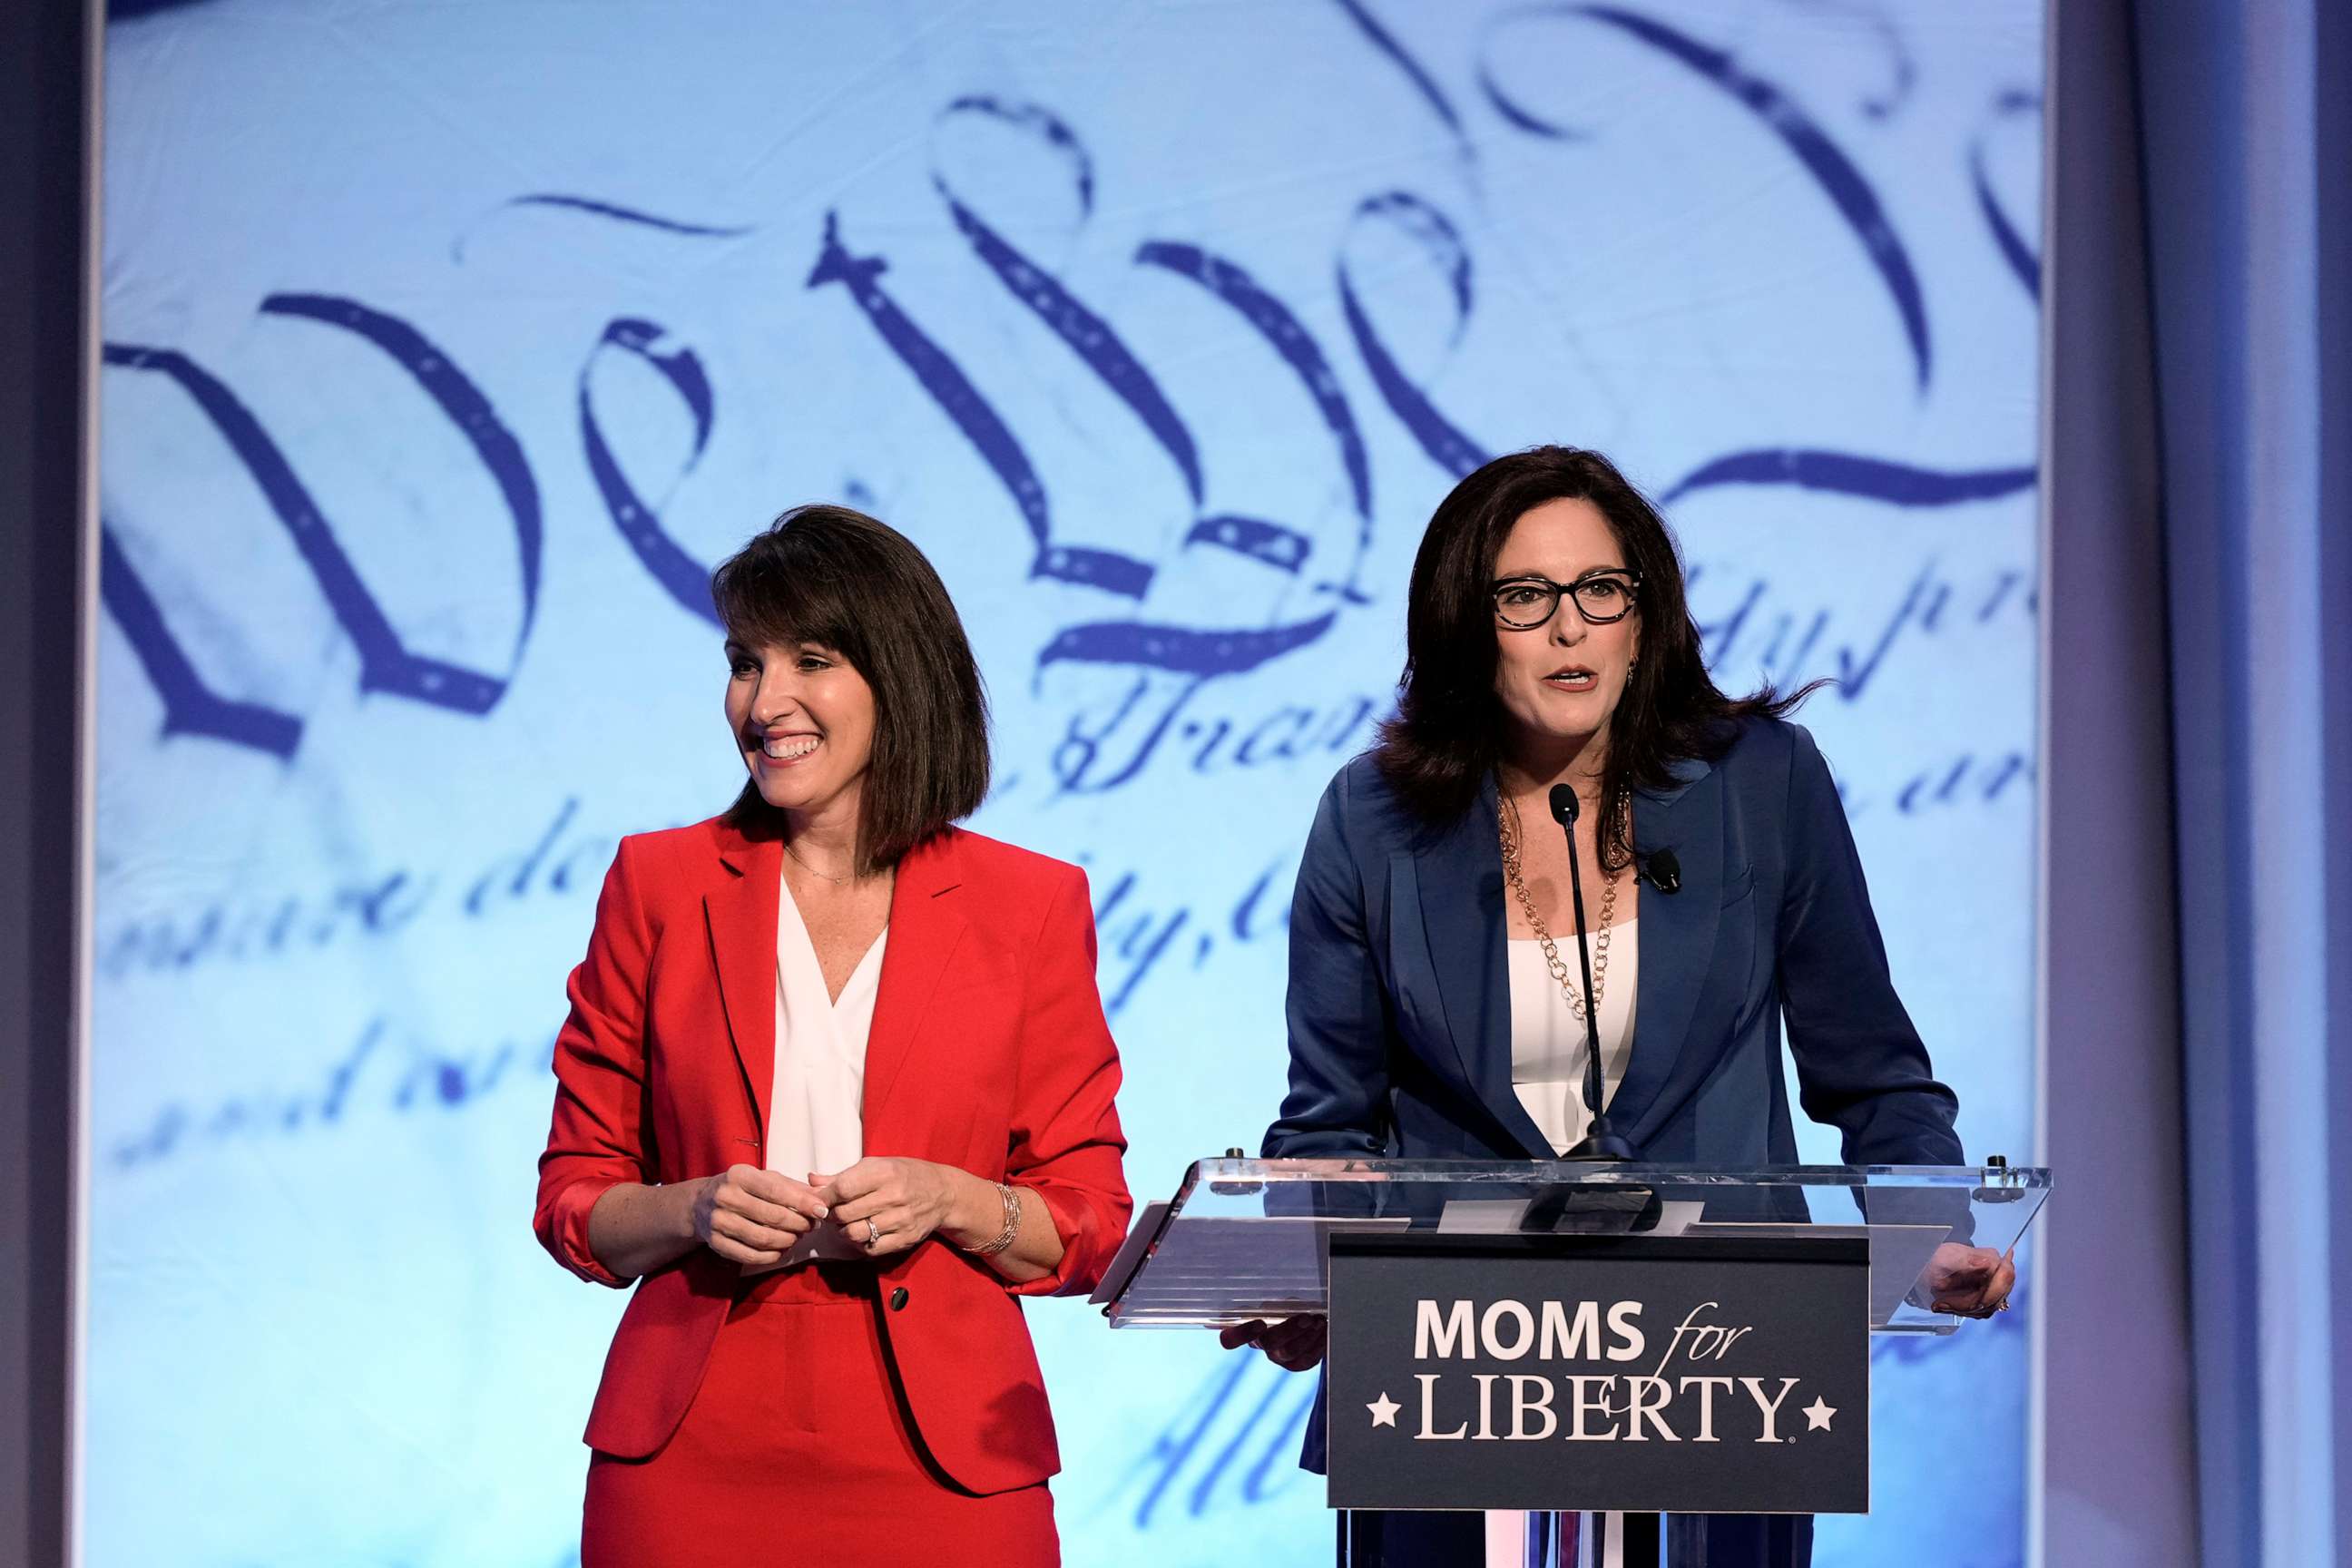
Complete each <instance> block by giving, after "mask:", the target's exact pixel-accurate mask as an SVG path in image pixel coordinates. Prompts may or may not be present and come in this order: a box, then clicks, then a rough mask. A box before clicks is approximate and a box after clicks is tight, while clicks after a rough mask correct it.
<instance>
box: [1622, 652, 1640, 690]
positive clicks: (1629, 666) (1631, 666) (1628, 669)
mask: <svg viewBox="0 0 2352 1568" xmlns="http://www.w3.org/2000/svg"><path fill="white" fill-rule="evenodd" d="M1639 668H1642V661H1641V660H1640V659H1638V658H1629V659H1627V660H1626V661H1625V684H1626V685H1628V686H1631V685H1633V672H1634V671H1635V670H1637V669H1639Z"/></svg>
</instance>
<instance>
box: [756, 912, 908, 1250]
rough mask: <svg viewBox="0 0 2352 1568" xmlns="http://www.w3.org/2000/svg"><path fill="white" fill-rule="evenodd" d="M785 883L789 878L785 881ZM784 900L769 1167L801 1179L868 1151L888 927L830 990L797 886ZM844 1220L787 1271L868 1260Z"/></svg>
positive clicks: (822, 1228) (818, 1236)
mask: <svg viewBox="0 0 2352 1568" xmlns="http://www.w3.org/2000/svg"><path fill="white" fill-rule="evenodd" d="M777 881H778V883H779V884H782V882H783V879H782V878H781V877H779V878H778V879H777ZM777 900H778V902H777V907H776V1077H775V1084H774V1087H773V1089H772V1090H771V1092H770V1095H769V1102H768V1149H767V1165H768V1169H769V1170H771V1171H778V1172H781V1173H783V1174H785V1175H787V1176H790V1177H791V1178H792V1179H793V1180H794V1181H796V1182H805V1181H807V1180H808V1178H809V1175H810V1173H812V1172H814V1173H818V1174H821V1175H832V1174H835V1173H838V1172H839V1171H841V1170H842V1169H843V1168H845V1167H846V1166H849V1165H853V1164H856V1163H857V1161H858V1159H859V1158H860V1157H861V1156H862V1155H863V1154H864V1153H865V1152H866V1150H865V1140H866V1122H865V1114H864V1103H865V1095H866V1034H867V1032H868V1031H869V1030H870V1029H871V1028H872V1027H873V1026H874V994H875V992H876V990H877V988H878V987H879V985H880V984H881V979H882V949H883V947H884V945H885V944H886V943H887V942H888V941H889V940H890V931H889V928H888V927H887V926H885V927H884V928H883V930H882V933H881V934H880V935H879V936H877V937H876V938H875V939H874V945H873V946H872V947H869V948H867V949H866V956H865V957H863V958H861V959H859V960H858V961H857V967H856V969H855V970H852V971H851V972H850V975H849V980H848V982H847V983H846V984H844V985H843V986H842V988H841V995H840V997H839V999H837V1000H836V999H835V998H834V997H833V996H831V995H828V994H826V992H825V988H824V969H823V968H822V967H820V966H819V965H818V963H817V961H816V944H815V943H814V942H812V941H811V940H810V939H809V931H808V922H807V921H803V920H802V919H801V910H800V906H799V905H798V904H796V903H794V902H793V890H792V889H791V888H790V887H789V886H780V888H779V890H778V893H777ZM865 1256H866V1254H865V1253H864V1252H863V1251H861V1250H860V1249H859V1247H857V1245H856V1243H855V1242H853V1241H851V1240H850V1239H849V1238H848V1237H845V1236H844V1235H842V1234H841V1231H840V1230H839V1228H838V1227H836V1226H830V1225H819V1226H814V1227H813V1228H812V1229H811V1230H810V1231H809V1232H808V1234H807V1235H805V1236H803V1237H802V1238H801V1240H800V1243H799V1245H798V1246H796V1247H793V1249H792V1250H791V1251H790V1252H788V1253H786V1254H785V1255H784V1258H783V1261H782V1263H779V1264H777V1265H775V1267H777V1268H786V1267H789V1266H790V1265H792V1264H795V1263H804V1262H806V1261H808V1260H809V1259H810V1258H863V1257H865Z"/></svg>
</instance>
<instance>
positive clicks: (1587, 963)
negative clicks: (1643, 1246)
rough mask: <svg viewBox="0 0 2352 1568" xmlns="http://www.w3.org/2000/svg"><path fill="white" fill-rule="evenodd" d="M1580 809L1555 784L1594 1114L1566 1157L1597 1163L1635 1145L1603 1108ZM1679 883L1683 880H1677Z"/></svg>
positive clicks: (1587, 1088)
mask: <svg viewBox="0 0 2352 1568" xmlns="http://www.w3.org/2000/svg"><path fill="white" fill-rule="evenodd" d="M1579 809H1580V807H1579V805H1578V804H1577V799H1576V790H1575V788H1574V787H1573V786H1572V785H1570V784H1554V785H1552V786H1551V816H1552V820H1553V821H1554V822H1557V823H1559V826H1560V830H1561V831H1562V832H1563V833H1565V834H1567V836H1568V893H1569V903H1570V908H1571V909H1572V910H1575V911H1576V962H1577V966H1578V968H1579V970H1580V972H1581V973H1582V974H1583V976H1584V1045H1585V1054H1584V1109H1585V1110H1586V1111H1587V1112H1588V1113H1589V1114H1590V1115H1591V1118H1592V1121H1591V1125H1590V1126H1588V1127H1587V1128H1586V1129H1585V1133H1584V1141H1583V1142H1580V1143H1579V1144H1578V1145H1577V1146H1576V1147H1575V1148H1573V1149H1570V1151H1569V1152H1567V1153H1565V1154H1562V1155H1561V1156H1560V1158H1561V1159H1563V1160H1579V1161H1588V1162H1591V1163H1614V1162H1618V1161H1626V1160H1631V1159H1632V1158H1633V1145H1632V1144H1631V1143H1628V1142H1625V1140H1624V1139H1623V1138H1622V1137H1620V1136H1618V1133H1617V1130H1616V1129H1615V1128H1613V1127H1612V1126H1610V1125H1609V1117H1608V1114H1607V1113H1606V1112H1605V1111H1603V1110H1601V1007H1600V1005H1599V1004H1598V1003H1597V1002H1596V1001H1595V1000H1594V998H1593V995H1592V943H1591V939H1590V938H1588V937H1587V936H1586V935H1585V933H1584V879H1583V878H1582V876H1580V874H1579V873H1578V871H1577V868H1576V814H1577V812H1578V810H1579ZM1675 885H1676V886H1677V887H1679V886H1680V885H1681V881H1680V879H1679V877H1678V878H1677V879H1676V881H1675Z"/></svg>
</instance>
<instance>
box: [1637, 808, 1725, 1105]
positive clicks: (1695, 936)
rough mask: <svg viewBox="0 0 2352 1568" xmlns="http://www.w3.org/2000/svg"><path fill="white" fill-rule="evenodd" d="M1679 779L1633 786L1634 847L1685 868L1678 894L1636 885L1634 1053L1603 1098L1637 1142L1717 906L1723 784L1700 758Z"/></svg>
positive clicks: (1694, 988)
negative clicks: (1664, 785) (1653, 787)
mask: <svg viewBox="0 0 2352 1568" xmlns="http://www.w3.org/2000/svg"><path fill="white" fill-rule="evenodd" d="M1675 777H1676V781H1677V782H1676V784H1675V786H1674V787H1673V788H1671V789H1666V790H1658V791H1649V790H1636V791H1635V792H1634V793H1633V845H1634V848H1635V850H1636V852H1637V853H1639V854H1641V855H1643V856H1647V855H1649V854H1650V853H1651V852H1652V851H1654V850H1658V849H1671V850H1673V851H1674V853H1675V859H1676V860H1678V861H1679V862H1681V866H1682V889H1681V890H1680V891H1679V892H1673V893H1662V892H1660V891H1658V890H1657V889H1655V888H1645V889H1643V891H1642V900H1641V905H1640V908H1641V916H1640V919H1641V925H1642V943H1641V956H1640V960H1639V963H1638V966H1637V973H1636V974H1635V977H1634V982H1633V1058H1632V1059H1631V1060H1630V1061H1629V1062H1627V1063H1626V1066H1625V1078H1624V1081H1623V1082H1622V1083H1620V1084H1619V1085H1618V1086H1617V1093H1616V1095H1615V1097H1614V1098H1613V1099H1612V1100H1610V1102H1609V1115H1610V1119H1611V1120H1612V1121H1614V1122H1615V1123H1616V1125H1617V1128H1618V1130H1619V1131H1621V1132H1622V1133H1623V1134H1624V1135H1625V1136H1626V1137H1627V1139H1628V1140H1629V1141H1631V1142H1633V1145H1634V1147H1635V1148H1636V1149H1638V1148H1640V1147H1641V1144H1642V1142H1643V1138H1644V1137H1645V1136H1646V1135H1647V1134H1648V1133H1649V1132H1650V1131H1652V1129H1650V1128H1648V1127H1646V1126H1644V1125H1643V1119H1644V1118H1645V1117H1646V1116H1647V1115H1648V1114H1649V1112H1650V1111H1651V1110H1653V1109H1654V1107H1655V1106H1656V1104H1657V1100H1658V1091H1659V1090H1660V1089H1662V1088H1663V1087H1664V1084H1665V1082H1666V1079H1667V1078H1668V1077H1669V1075H1671V1074H1672V1072H1673V1071H1674V1067H1675V1058H1677V1057H1679V1056H1680V1055H1681V1054H1682V1050H1683V1046H1684V1043H1685V1039H1686V1038H1687V1037H1688V1036H1689V1034H1690V1026H1691V1016H1692V1014H1693V1012H1694V1011H1695V1010H1696V1007H1697V1005H1698V996H1699V992H1700V990H1701V989H1702V988H1703V986H1704V984H1705V982H1706V973H1707V966H1708V964H1709V963H1711V962H1712V961H1713V959H1714V956H1715V928H1716V925H1717V921H1718V920H1719V919H1720V917H1721V915H1722V912H1723V803H1722V799H1721V795H1722V787H1721V786H1722V781H1721V780H1719V779H1717V778H1716V777H1714V775H1713V773H1712V770H1711V769H1709V768H1708V767H1707V765H1706V763H1699V762H1692V763H1683V764H1680V765H1679V766H1678V767H1677V768H1676V770H1675Z"/></svg>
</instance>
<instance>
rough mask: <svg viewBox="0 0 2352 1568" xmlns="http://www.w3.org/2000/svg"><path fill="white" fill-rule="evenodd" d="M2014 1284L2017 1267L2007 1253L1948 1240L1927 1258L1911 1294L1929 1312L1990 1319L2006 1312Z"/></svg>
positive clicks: (2015, 1282)
mask: <svg viewBox="0 0 2352 1568" xmlns="http://www.w3.org/2000/svg"><path fill="white" fill-rule="evenodd" d="M2016 1284H2017V1265H2015V1264H2014V1263H2011V1261H2010V1259H2009V1255H2008V1254H2007V1253H2005V1252H1995V1251H1994V1250H1993V1249H1992V1248H1991V1247H1969V1246H1968V1245H1967V1244H1965V1243H1963V1242H1958V1241H1948V1242H1946V1243H1944V1245H1943V1246H1941V1247H1937V1248H1936V1251H1935V1255H1934V1256H1933V1257H1931V1258H1928V1259H1927V1268H1926V1269H1925V1270H1924V1271H1922V1272H1921V1274H1920V1276H1919V1283H1918V1284H1917V1285H1916V1286H1914V1287H1913V1288H1912V1294H1913V1297H1914V1299H1915V1300H1924V1301H1925V1302H1926V1303H1927V1308H1928V1310H1931V1311H1937V1312H1950V1313H1953V1314H1955V1315H1957V1316H1959V1317H1963V1318H1990V1317H1991V1316H1992V1315H1993V1314H1994V1313H1995V1312H2006V1311H2008V1310H2009V1293H2010V1291H2011V1289H2012V1288H2014V1287H2015V1285H2016Z"/></svg>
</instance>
